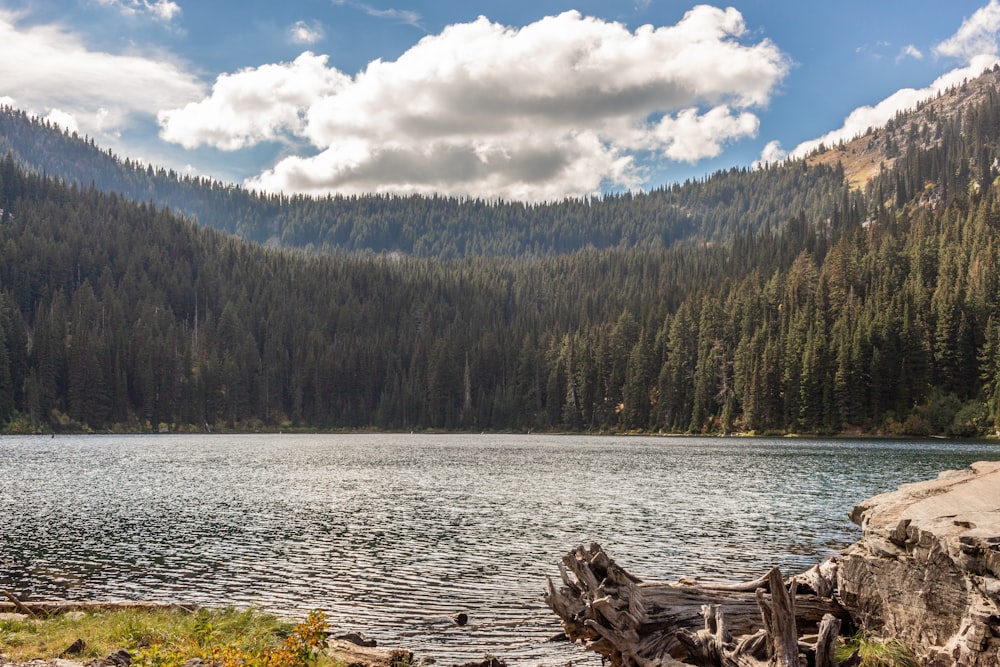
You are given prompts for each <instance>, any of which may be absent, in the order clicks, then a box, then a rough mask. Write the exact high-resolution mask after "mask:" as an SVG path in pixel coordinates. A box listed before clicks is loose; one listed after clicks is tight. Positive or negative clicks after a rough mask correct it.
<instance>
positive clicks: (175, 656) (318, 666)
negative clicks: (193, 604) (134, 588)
mask: <svg viewBox="0 0 1000 667" xmlns="http://www.w3.org/2000/svg"><path fill="white" fill-rule="evenodd" d="M326 631H327V626H326V621H325V619H324V617H323V614H322V613H321V612H312V613H310V614H309V617H308V618H307V619H306V620H305V621H303V622H301V623H298V624H295V623H292V622H289V621H286V620H282V619H279V618H277V617H275V616H272V615H270V614H266V613H263V612H260V611H256V610H252V609H247V610H236V609H234V608H222V609H201V610H199V611H197V612H196V613H190V612H187V611H183V610H178V609H173V610H169V609H163V610H154V611H150V610H115V611H99V612H71V613H67V614H60V615H56V616H52V617H49V618H27V617H20V618H10V619H7V618H0V653H2V654H5V655H6V657H7V658H8V659H11V660H15V661H18V662H27V661H29V660H35V659H53V658H58V657H63V658H71V659H74V660H81V661H88V660H95V659H96V660H101V659H103V658H105V657H106V656H109V655H111V654H114V653H117V652H118V651H123V650H124V651H127V652H128V654H129V660H130V663H129V664H132V665H136V666H141V667H180V666H181V665H184V664H185V663H188V661H190V660H200V661H202V663H203V664H210V665H214V666H215V667H238V666H239V667H337V666H338V665H342V664H343V663H340V662H338V661H336V660H335V659H333V658H332V657H331V656H330V655H328V654H327V653H324V652H323V651H322V650H321V649H322V648H323V647H324V646H325V643H326ZM123 664H125V663H123Z"/></svg>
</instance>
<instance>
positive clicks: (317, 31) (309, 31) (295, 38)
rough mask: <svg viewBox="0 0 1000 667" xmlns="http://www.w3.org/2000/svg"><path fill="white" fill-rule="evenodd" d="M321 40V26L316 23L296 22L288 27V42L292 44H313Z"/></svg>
mask: <svg viewBox="0 0 1000 667" xmlns="http://www.w3.org/2000/svg"><path fill="white" fill-rule="evenodd" d="M321 39H323V26H321V25H320V24H319V22H318V21H312V22H310V23H306V22H305V21H296V22H295V23H293V24H292V25H290V26H288V41H290V42H291V43H292V44H315V43H316V42H318V41H319V40H321Z"/></svg>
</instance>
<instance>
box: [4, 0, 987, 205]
mask: <svg viewBox="0 0 1000 667" xmlns="http://www.w3.org/2000/svg"><path fill="white" fill-rule="evenodd" d="M998 37H1000V0H990V2H985V1H984V0H978V1H976V2H966V1H963V0H948V2H941V1H940V0H931V1H928V0H905V1H902V0H880V1H879V2H871V1H870V0H867V1H865V2H861V1H856V0H842V1H841V2H837V3H831V2H814V1H811V0H810V1H807V2H803V1H802V0H737V1H735V2H733V3H732V4H731V5H727V4H721V3H720V4H714V5H694V4H691V3H684V2H677V1H676V0H631V1H628V0H626V1H615V2H611V1H607V0H604V1H599V0H587V1H578V2H562V1H555V0H549V1H542V2H538V1H533V2H523V1H521V0H505V1H504V2H499V1H494V0H485V1H482V0H480V1H476V0H466V1H464V2H453V1H450V0H446V1H441V0H436V1H434V2H426V1H425V2H409V3H404V2H399V1H397V0H366V1H361V0H300V1H286V2H274V1H273V0H240V2H231V1H229V0H199V1H197V2H195V1H194V0H30V1H25V0H0V101H2V102H5V103H7V104H11V105H13V106H17V107H19V108H23V109H26V110H27V111H29V112H31V113H33V114H35V115H38V116H41V117H46V118H49V119H50V120H52V121H54V122H57V123H59V124H60V125H62V126H63V127H67V128H71V129H73V130H76V131H79V132H80V133H81V134H85V135H88V136H90V137H93V138H94V139H95V140H96V141H97V142H98V143H99V144H100V145H102V146H105V147H109V148H112V149H113V150H114V151H115V152H116V153H118V154H119V155H121V156H123V157H131V158H135V159H140V160H142V161H146V162H151V163H153V164H156V165H163V166H166V167H169V168H173V169H177V170H179V171H185V172H187V173H193V174H202V175H208V176H212V177H216V178H220V179H223V180H227V181H234V182H238V183H244V184H246V185H248V186H249V187H254V188H259V189H265V190H282V191H287V192H305V193H312V194H325V193H327V192H343V193H363V192H373V191H379V192H393V193H423V194H430V193H441V194H447V195H455V196H473V197H485V198H495V197H501V198H505V199H520V200H528V201H543V200H552V199H560V198H563V197H567V196H584V195H593V194H597V193H600V192H607V191H620V190H624V189H648V188H651V187H656V186H659V185H662V184H664V183H671V182H675V181H682V180H684V179H686V178H692V177H693V178H697V177H701V176H703V175H705V174H707V173H710V172H712V171H714V170H717V169H723V168H728V167H730V166H750V165H752V164H754V162H755V161H758V160H761V159H765V160H775V159H780V158H781V157H783V156H784V155H786V154H788V153H789V152H791V153H792V154H800V153H802V152H804V151H807V150H808V149H809V148H810V147H811V146H814V145H815V142H817V141H819V140H821V139H825V140H826V141H828V142H829V141H836V140H837V139H838V138H839V137H842V136H843V137H848V138H849V137H850V136H853V135H854V134H856V133H858V132H860V131H863V130H864V129H865V127H867V126H869V125H874V124H880V123H881V122H884V119H885V118H888V117H891V115H892V114H893V113H894V112H895V110H896V109H898V108H907V107H909V106H912V105H913V104H914V103H915V102H917V101H918V100H919V99H920V98H921V97H926V96H928V95H931V94H934V93H935V92H936V91H937V90H940V89H942V88H946V87H948V86H950V85H955V84H956V83H958V82H960V81H961V79H962V78H963V77H967V76H972V75H974V74H975V73H978V72H979V71H982V69H983V68H984V67H986V66H990V65H992V64H993V63H995V62H996V61H997V58H996V56H997V53H998V46H997V42H998ZM830 133H833V134H830ZM809 142H813V143H809Z"/></svg>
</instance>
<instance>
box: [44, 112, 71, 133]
mask: <svg viewBox="0 0 1000 667" xmlns="http://www.w3.org/2000/svg"><path fill="white" fill-rule="evenodd" d="M45 120H47V121H49V122H50V123H55V124H56V125H58V126H59V127H61V128H62V129H64V130H67V131H69V132H79V131H80V126H79V124H78V123H77V122H76V118H74V117H73V114H70V113H66V112H65V111H62V110H61V109H52V110H50V111H49V113H48V114H47V115H46V116H45Z"/></svg>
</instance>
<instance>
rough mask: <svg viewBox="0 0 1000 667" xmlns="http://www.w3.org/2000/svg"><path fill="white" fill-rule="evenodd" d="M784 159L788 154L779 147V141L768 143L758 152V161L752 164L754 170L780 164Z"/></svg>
mask: <svg viewBox="0 0 1000 667" xmlns="http://www.w3.org/2000/svg"><path fill="white" fill-rule="evenodd" d="M786 157H788V152H787V151H786V150H784V149H783V148H782V147H781V142H780V141H777V140H775V141H769V142H767V145H766V146H764V150H762V151H761V152H760V159H759V160H757V161H756V162H754V163H753V166H754V168H755V169H759V168H761V167H763V166H765V165H769V164H775V163H777V162H781V161H782V160H784V159H785V158H786Z"/></svg>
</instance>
